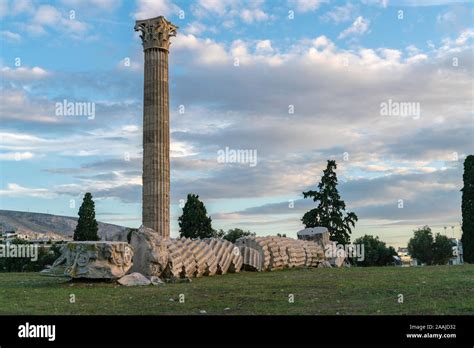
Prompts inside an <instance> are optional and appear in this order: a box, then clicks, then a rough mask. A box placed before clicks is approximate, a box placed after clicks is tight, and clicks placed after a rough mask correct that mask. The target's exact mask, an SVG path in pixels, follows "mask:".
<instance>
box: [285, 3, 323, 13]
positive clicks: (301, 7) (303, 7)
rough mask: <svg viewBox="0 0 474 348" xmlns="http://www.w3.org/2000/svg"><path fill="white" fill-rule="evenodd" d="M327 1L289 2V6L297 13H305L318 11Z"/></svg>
mask: <svg viewBox="0 0 474 348" xmlns="http://www.w3.org/2000/svg"><path fill="white" fill-rule="evenodd" d="M325 2H327V1H326V0H288V6H290V8H294V9H295V10H296V12H300V13H305V12H311V11H316V10H317V9H318V8H319V6H320V5H321V4H322V3H325Z"/></svg>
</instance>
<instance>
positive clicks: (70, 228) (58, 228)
mask: <svg viewBox="0 0 474 348" xmlns="http://www.w3.org/2000/svg"><path fill="white" fill-rule="evenodd" d="M0 224H2V225H3V226H5V227H6V228H13V229H16V231H17V232H18V233H23V234H26V235H29V236H33V235H34V234H37V233H39V234H41V235H42V236H47V235H58V236H59V235H60V236H66V237H70V238H72V236H73V235H74V229H75V228H76V225H77V218H75V217H71V216H60V215H52V214H43V213H30V212H25V211H14V210H0ZM98 224H99V236H100V238H101V239H103V240H114V241H125V240H126V239H127V238H126V234H127V232H126V227H124V226H118V225H112V224H107V223H104V222H98Z"/></svg>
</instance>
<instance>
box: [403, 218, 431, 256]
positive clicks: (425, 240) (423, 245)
mask: <svg viewBox="0 0 474 348" xmlns="http://www.w3.org/2000/svg"><path fill="white" fill-rule="evenodd" d="M408 252H409V253H410V255H411V257H413V258H416V259H417V260H419V261H420V262H422V263H426V264H427V265H431V264H432V263H433V233H431V228H429V227H428V226H423V227H422V228H419V229H417V230H415V231H414V235H413V237H412V238H411V239H410V241H409V242H408Z"/></svg>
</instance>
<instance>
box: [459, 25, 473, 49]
mask: <svg viewBox="0 0 474 348" xmlns="http://www.w3.org/2000/svg"><path fill="white" fill-rule="evenodd" d="M473 37H474V29H466V30H464V31H462V32H461V34H459V37H458V38H457V39H456V41H455V43H456V45H458V46H461V45H465V44H466V43H467V41H468V40H469V39H471V38H473Z"/></svg>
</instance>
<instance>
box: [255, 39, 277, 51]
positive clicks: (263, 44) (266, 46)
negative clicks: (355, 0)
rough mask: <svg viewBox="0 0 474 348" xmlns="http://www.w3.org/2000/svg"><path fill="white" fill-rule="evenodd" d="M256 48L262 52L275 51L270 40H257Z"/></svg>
mask: <svg viewBox="0 0 474 348" xmlns="http://www.w3.org/2000/svg"><path fill="white" fill-rule="evenodd" d="M255 50H256V52H257V53H260V54H265V53H271V52H273V47H272V42H271V41H270V40H261V41H257V44H256V46H255Z"/></svg>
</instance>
